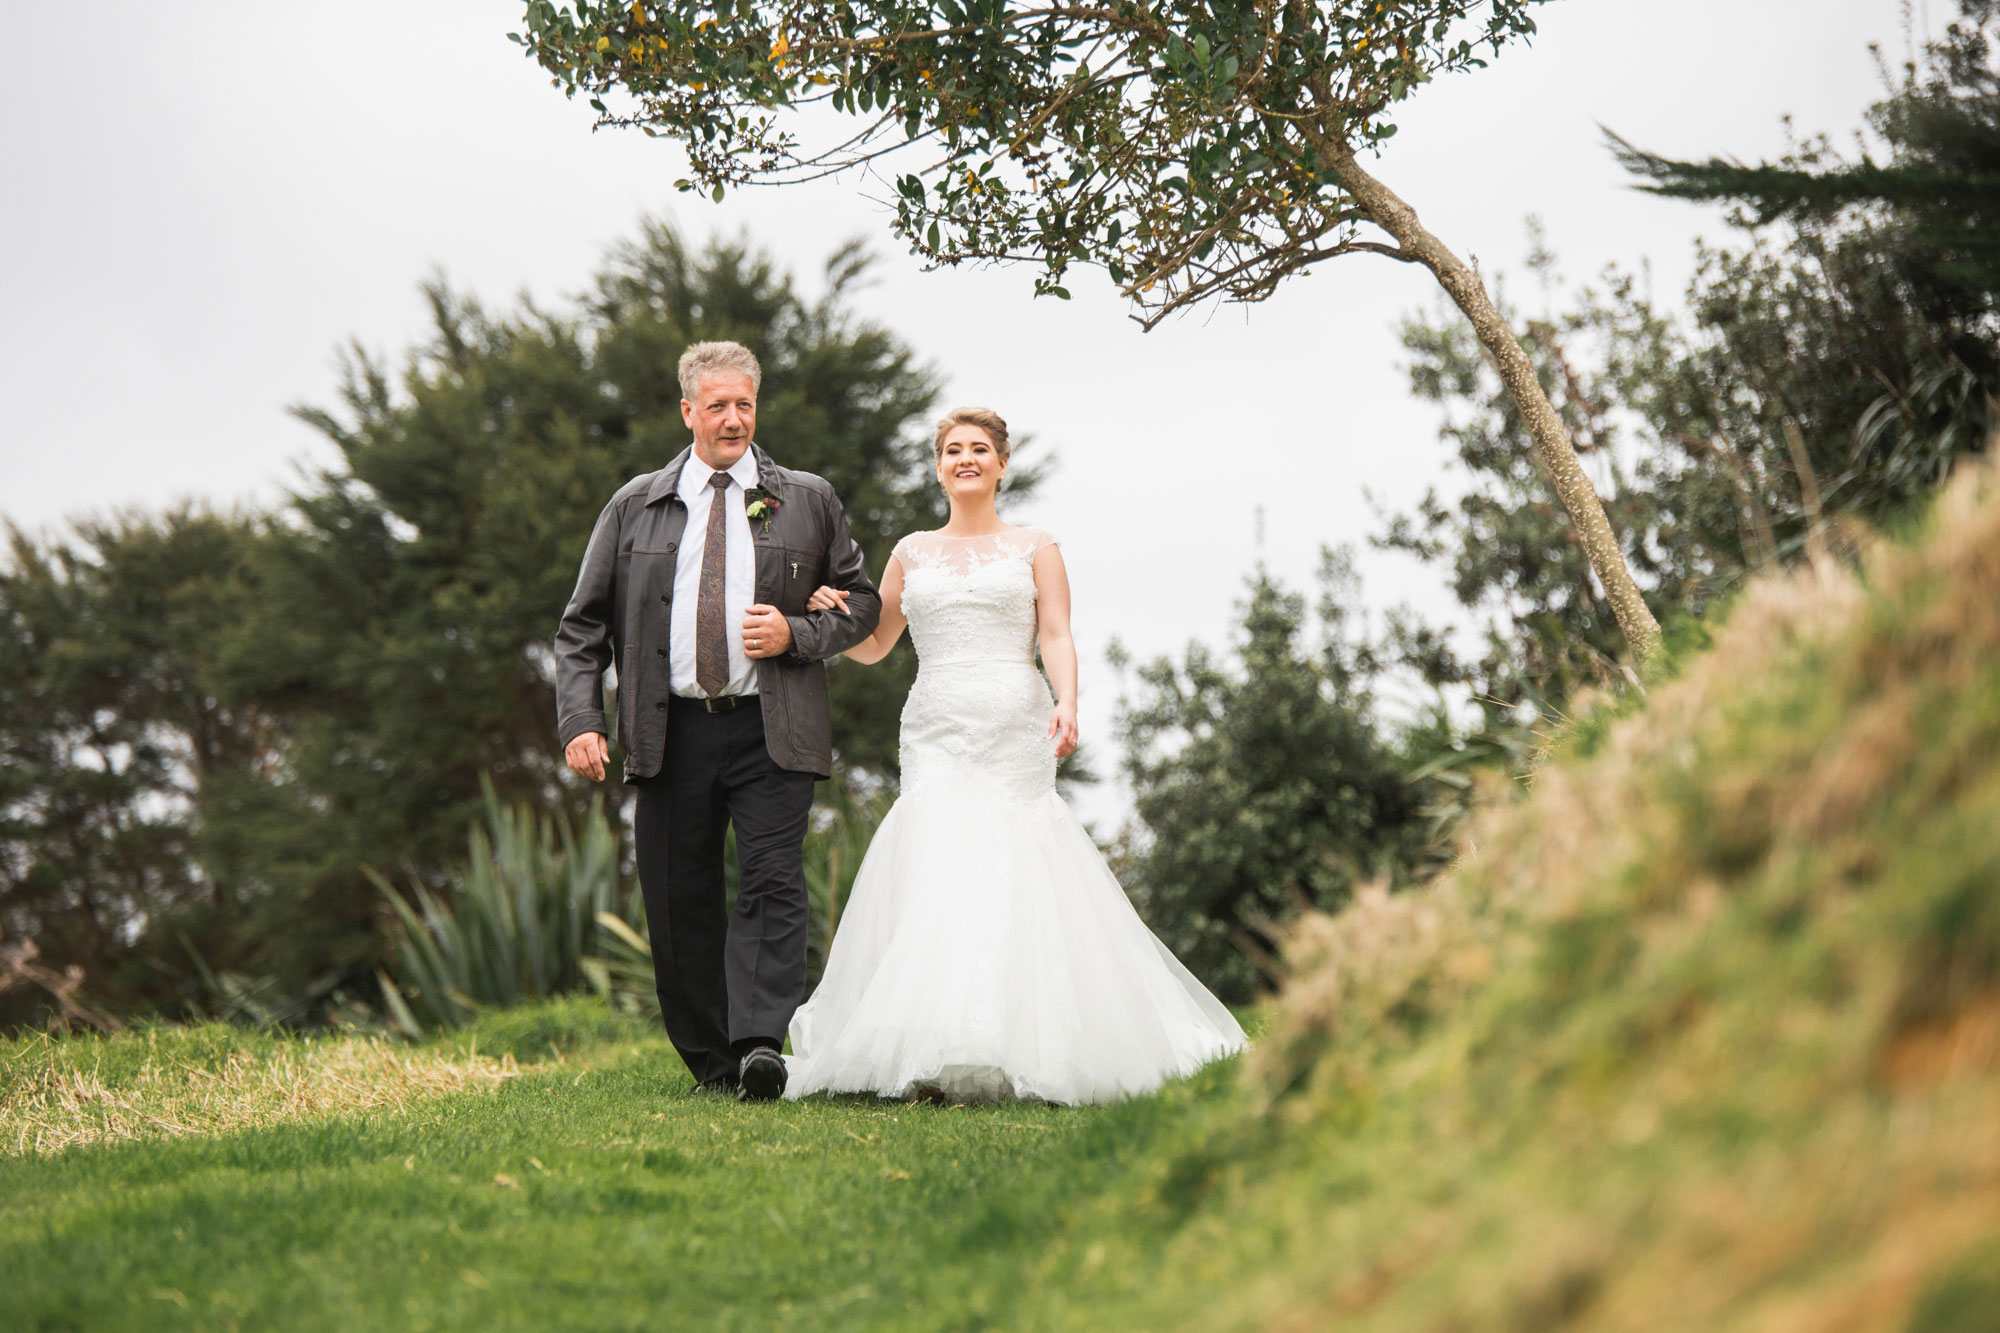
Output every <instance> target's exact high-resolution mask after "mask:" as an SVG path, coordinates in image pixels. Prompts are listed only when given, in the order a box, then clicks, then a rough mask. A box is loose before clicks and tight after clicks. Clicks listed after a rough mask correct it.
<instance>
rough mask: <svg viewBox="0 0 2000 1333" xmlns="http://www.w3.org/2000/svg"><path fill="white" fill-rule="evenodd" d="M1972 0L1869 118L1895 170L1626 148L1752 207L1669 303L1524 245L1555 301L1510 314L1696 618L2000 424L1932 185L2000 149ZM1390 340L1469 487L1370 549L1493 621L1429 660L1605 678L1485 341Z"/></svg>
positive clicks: (1871, 519) (1439, 333)
mask: <svg viewBox="0 0 2000 1333" xmlns="http://www.w3.org/2000/svg"><path fill="white" fill-rule="evenodd" d="M1967 12H1968V14H1975V15H1976V16H1977V17H1978V19H1979V21H1980V24H1981V25H1982V27H1981V28H1980V29H1978V30H1972V29H1968V28H1966V27H1964V26H1962V25H1959V26H1954V27H1953V28H1952V29H1951V30H1950V32H1949V33H1948V34H1947V37H1946V39H1945V40H1944V41H1943V42H1942V43H1940V44H1938V45H1937V46H1934V47H1933V48H1932V49H1931V52H1930V55H1929V63H1928V65H1927V66H1926V71H1927V72H1926V73H1924V74H1923V75H1922V76H1921V77H1920V76H1919V75H1918V74H1917V73H1915V72H1914V71H1913V72H1910V73H1908V74H1906V75H1905V76H1904V78H1903V79H1902V80H1901V81H1900V82H1898V83H1894V84H1892V85H1891V87H1890V89H1889V95H1888V96H1887V97H1886V98H1885V100H1884V101H1882V102H1880V103H1878V104H1877V105H1876V106H1875V107H1874V108H1873V109H1872V110H1871V111H1870V112H1869V114H1868V120H1869V122H1870V123H1871V124H1872V125H1875V126H1877V127H1878V128H1880V129H1881V130H1882V132H1883V134H1884V136H1885V137H1886V138H1888V139H1889V140H1890V142H1891V143H1892V144H1894V145H1896V147H1895V156H1894V159H1893V163H1892V165H1891V166H1889V167H1883V168H1875V167H1872V166H1867V167H1866V168H1865V169H1864V168H1861V167H1853V168H1850V167H1841V166H1838V165H1834V164H1833V159H1832V158H1831V157H1830V156H1829V155H1827V153H1826V150H1825V148H1824V145H1821V146H1820V147H1819V148H1816V149H1811V150H1808V151H1805V152H1802V153H1801V154H1800V155H1798V156H1795V157H1794V158H1792V159H1789V160H1788V164H1785V165H1781V166H1775V167H1773V166H1762V167H1737V166H1730V165H1728V164H1724V163H1717V162H1711V163H1707V164H1702V165H1701V166H1699V167H1695V166H1690V165H1689V164H1676V163H1668V162H1664V161H1663V160H1661V159H1656V158H1648V157H1645V156H1644V155H1641V154H1638V153H1637V152H1636V150H1631V149H1630V148H1629V146H1623V147H1620V149H1619V152H1620V154H1621V156H1622V157H1623V158H1624V160H1625V161H1626V163H1627V165H1628V166H1630V167H1632V168H1633V169H1634V170H1635V171H1637V172H1638V173H1640V175H1641V178H1642V179H1646V180H1652V181H1655V182H1659V181H1665V182H1667V183H1668V184H1667V185H1666V186H1662V187H1661V188H1662V189H1663V192H1668V193H1676V194H1681V193H1697V194H1698V193H1700V192H1702V191H1710V192H1711V193H1710V194H1702V196H1701V197H1719V196H1718V195H1717V194H1716V193H1714V192H1720V191H1722V189H1723V187H1725V186H1727V187H1728V188H1729V189H1733V190H1739V191H1741V193H1740V194H1739V195H1737V196H1735V197H1739V198H1742V199H1745V200H1747V201H1749V202H1748V203H1746V205H1745V207H1743V208H1741V209H1739V210H1737V211H1736V212H1735V213H1734V214H1733V215H1732V224H1733V225H1734V226H1735V227H1736V228H1737V229H1738V230H1739V232H1741V233H1742V234H1743V236H1744V240H1743V243H1741V244H1740V245H1737V246H1734V247H1710V246H1707V245H1703V246H1701V247H1700V250H1699V262H1698V265H1697V269H1696V274H1695V277H1694V279H1693V281H1692V282H1691V283H1690V285H1689V288H1688V290H1687V293H1686V301H1685V304H1686V309H1687V314H1686V316H1685V317H1684V318H1683V317H1669V316H1667V315H1665V314H1662V313H1661V312H1660V311H1658V310H1657V309H1656V308H1655V306H1654V305H1653V303H1652V301H1651V300H1650V298H1649V297H1648V296H1647V294H1646V293H1645V291H1644V290H1643V286H1642V284H1640V283H1639V282H1637V281H1636V280H1634V279H1633V278H1632V277H1631V276H1629V275H1622V274H1620V273H1618V272H1617V271H1615V270H1614V271H1612V272H1611V273H1610V274H1609V275H1607V280H1606V282H1605V283H1603V284H1602V285H1601V286H1599V287H1597V288H1594V289H1593V288H1586V289H1584V290H1582V291H1581V292H1577V293H1573V294H1572V293H1568V292H1563V291H1560V290H1559V284H1557V283H1555V282H1554V281H1553V273H1554V264H1553V257H1552V256H1549V255H1547V254H1546V252H1545V251H1544V250H1543V248H1542V247H1541V245H1540V244H1539V242H1538V243H1537V245H1536V246H1535V249H1536V252H1537V258H1536V259H1535V261H1534V267H1535V271H1536V275H1537V276H1538V277H1539V278H1540V279H1541V281H1542V286H1543V292H1544V299H1545V301H1548V302H1549V303H1551V305H1550V308H1549V309H1547V310H1546V311H1545V313H1543V314H1542V315H1541V316H1539V317H1537V318H1534V319H1530V320H1526V321H1522V326H1523V327H1525V328H1526V329H1527V335H1526V337H1525V339H1524V341H1525V343H1526V345H1527V347H1528V350H1529V353H1530V356H1531V357H1532V358H1533V359H1534V360H1535V362H1536V364H1537V369H1538V373H1539V374H1540V375H1541V377H1542V380H1543V383H1544V385H1545V387H1546V389H1547V391H1548V394H1549V396H1550V398H1551V400H1552V401H1554V402H1555V403H1557V405H1558V410H1559V411H1561V412H1562V413H1563V414H1564V415H1565V416H1566V418H1567V419H1568V422H1569V426H1570V430H1571V432H1572V434H1573V436H1574V438H1575V439H1577V441H1578V442H1579V449H1580V451H1581V452H1583V453H1584V454H1585V456H1586V457H1587V458H1589V459H1591V460H1594V462H1595V465H1596V466H1598V467H1600V468H1601V469H1602V476H1603V477H1604V480H1605V481H1606V483H1607V484H1606V487H1605V489H1606V492H1607V504H1608V505H1609V507H1610V509H1611V512H1612V513H1613V515H1614V517H1615V518H1616V520H1617V524H1618V527H1619V530H1620V531H1621V532H1622V533H1623V534H1624V537H1625V540H1626V543H1627V552H1628V555H1629V558H1630V560H1631V562H1632V564H1633V567H1634V568H1635V570H1636V571H1637V573H1638V576H1639V577H1640V578H1641V580H1642V581H1643V582H1644V583H1645V584H1646V587H1647V591H1648V596H1649V597H1650V598H1651V599H1652V601H1653V602H1654V604H1655V605H1656V606H1659V607H1662V608H1665V609H1671V610H1676V611H1679V612H1682V613H1688V614H1698V613H1699V612H1700V611H1701V610H1702V609H1703V608H1704V607H1705V606H1706V605H1707V604H1708V603H1709V602H1710V601H1711V600H1712V599H1713V598H1714V597H1716V596H1718V595H1720V594H1722V593H1725V592H1726V591H1727V590H1728V589H1729V588H1730V587H1732V586H1733V585H1734V584H1735V583H1736V582H1737V580H1738V579H1739V578H1740V577H1741V576H1742V575H1743V573H1745V572H1746V571H1748V570H1751V569H1755V568H1758V567H1759V566H1762V565H1764V564H1767V563H1770V562H1773V561H1787V560H1791V559H1794V558H1797V557H1799V556H1801V555H1803V554H1805V553H1807V551H1808V550H1809V549H1810V546H1811V544H1812V542H1813V541H1814V534H1815V533H1816V532H1818V531H1819V530H1820V529H1821V528H1822V526H1823V525H1824V524H1825V523H1826V522H1828V521H1829V520H1831V519H1834V518H1836V517H1838V516H1852V517H1855V518H1859V519H1861V520H1864V521H1866V522H1868V523H1871V524H1885V523H1894V522H1895V521H1897V520H1898V519H1899V518H1900V517H1901V516H1903V515H1904V514H1906V513H1908V512H1910V511H1911V510H1912V509H1913V508H1914V507H1915V506H1917V505H1918V504H1919V503H1920V502H1921V501H1922V499H1923V498H1924V497H1925V496H1926V495H1928V494H1929V493H1930V491H1931V490H1932V489H1934V488H1935V487H1936V486H1937V485H1938V484H1939V483H1940V482H1941V481H1942V480H1943V479H1944V477H1945V475H1946V474H1947V473H1948V472H1949V470H1950V468H1951V467H1952V465H1953V464H1954V463H1955V462H1957V461H1958V460H1959V459H1962V458H1964V457H1966V456H1968V455H1970V454H1974V453H1978V452H1980V451H1982V450H1983V449H1985V448H1986V447H1987V444H1988V441H1989V440H1990V439H1991V437H1992V433H1993V430H1994V428H1995V426H1996V424H2000V414H1996V411H1995V407H1994V401H1995V396H1996V394H1997V393H2000V364H1996V359H2000V346H1996V343H1995V336H1994V335H1995V331H1996V328H1995V314H1994V305H1993V302H1994V291H1993V290H1992V289H1991V288H1990V287H1989V288H1983V289H1982V288H1981V287H1980V285H1979V282H1977V281H1972V282H1961V281H1960V280H1959V278H1960V277H1961V276H1962V275H1965V274H1969V273H1973V272H1975V271H1976V270H1977V265H1978V263H1979V262H1980V261H1979V258H1978V257H1979V255H1980V254H1981V253H1982V246H1983V244H1984V243H1983V242H1977V239H1976V237H1974V236H1972V233H1971V232H1968V231H1965V230H1963V229H1959V230H1954V227H1955V226H1956V223H1957V221H1962V220H1963V217H1962V216H1961V215H1960V214H1959V213H1957V212H1956V211H1954V210H1955V208H1956V204H1955V203H1954V202H1953V201H1955V200H1956V199H1957V198H1958V197H1959V192H1958V186H1957V184H1956V183H1954V184H1952V185H1950V186H1941V185H1940V184H1939V182H1940V181H1942V180H1944V179H1945V178H1947V177H1949V176H1950V175H1951V173H1952V172H1953V171H1954V170H1956V169H1957V168H1958V167H1959V166H1962V165H1967V164H1977V163H1978V162H1980V161H1982V160H1994V159H1992V157H1991V155H1992V154H1993V152H1994V149H1995V148H1996V146H2000V140H1996V138H1995V134H1994V131H1993V129H1992V127H1993V126H1994V125H1996V124H2000V95H1996V89H2000V78H1996V75H1995V73H1994V71H1993V70H1992V68H1991V65H1990V61H1991V54H1992V47H1991V45H1990V42H1989V41H1988V39H1987V36H1986V29H1988V28H1990V27H1991V26H1992V25H1993V23H1994V12H1995V9H1994V6H1992V5H1988V4H1971V5H1968V7H1967ZM1913 126H1922V127H1923V128H1922V131H1921V133H1919V132H1918V131H1917V130H1915V129H1912V128H1910V127H1913ZM1982 154H1985V155H1987V156H1986V157H1982ZM1885 180H1890V181H1893V182H1894V183H1895V189H1894V190H1890V189H1889V188H1887V187H1886V186H1883V184H1882V183H1883V182H1884V181H1885ZM1927 182H1928V186H1927V185H1926V183H1927ZM1878 187H1880V188H1878ZM1927 189H1928V191H1929V192H1928V193H1927V192H1926V190H1927ZM1865 190H1875V191H1876V193H1875V194H1867V193H1865ZM1760 191H1761V192H1762V193H1757V192H1760ZM1759 201H1761V202H1759ZM1753 205H1754V206H1753ZM1972 216H1973V217H1974V218H1975V219H1976V217H1977V216H1978V215H1977V214H1976V213H1975V214H1973V215H1972ZM1968 237H1972V238H1971V239H1968ZM1982 281H1983V280H1982ZM1556 302H1567V306H1566V308H1560V309H1558V308H1555V303H1556ZM1404 345H1405V347H1406V348H1407V349H1408V351H1409V352H1410V355H1411V384H1412V387H1413V388H1414V389H1415V391H1416V392H1417V394H1418V395H1419V396H1420V397H1422V398H1425V399H1428V400H1430V401H1433V402H1436V403H1438V404H1439V405H1440V406H1441V407H1442V408H1443V409H1444V411H1445V414H1446V423H1445V427H1444V431H1443V434H1444V436H1445V438H1446V440H1447V441H1448V442H1449V443H1451V444H1452V445H1453V446H1454V447H1455V448H1456V450H1457V455H1458V462H1459V464H1460V466H1461V467H1462V469H1463V472H1464V475H1465V477H1466V478H1467V480H1468V481H1469V482H1470V485H1469V487H1468V489H1467V490H1466V491H1465V493H1464V494H1463V495H1462V496H1461V497H1460V498H1459V499H1458V500H1457V501H1456V502H1454V503H1452V504H1450V505H1446V504H1445V503H1443V502H1442V501H1440V500H1439V499H1438V498H1437V496H1436V495H1435V494H1433V495H1431V496H1429V497H1427V498H1426V500H1425V501H1424V502H1423V503H1422V505H1420V507H1419V509H1418V511H1417V513H1416V514H1414V515H1405V516H1400V517H1398V518H1396V519H1394V520H1393V521H1392V522H1391V523H1390V525H1389V527H1388V530H1387V532H1386V533H1385V534H1384V536H1383V538H1382V539H1381V541H1382V544H1384V545H1388V546H1392V547H1398V548H1402V549H1405V550H1409V551H1411V552H1413V553H1415V554H1417V555H1418V556H1419V557H1421V558H1424V559H1427V560H1432V561H1437V562H1442V563H1448V564H1449V566H1450V568H1451V570H1452V577H1453V586H1454V588H1455V590H1456V592H1457V594H1458V597H1459V599H1460V601H1461V602H1462V603H1463V604H1464V605H1465V606H1466V607H1468V608H1469V609H1471V610H1473V611H1474V612H1475V614H1477V615H1479V616H1480V617H1481V619H1482V620H1483V621H1485V623H1486V625H1487V626H1488V628H1489V630H1490V634H1489V638H1488V645H1487V652H1486V655H1485V657H1484V660H1483V661H1481V662H1479V663H1477V664H1464V663H1458V662H1456V661H1454V660H1453V659H1452V658H1451V657H1450V655H1449V654H1439V653H1432V654H1431V655H1430V656H1429V658H1428V661H1429V663H1430V665H1431V666H1432V668H1433V671H1432V675H1433V676H1434V678H1440V679H1443V678H1457V679H1468V678H1476V679H1478V680H1479V681H1480V682H1481V685H1482V689H1483V691H1484V692H1485V693H1487V694H1489V695H1491V696H1493V697H1495V698H1498V699H1502V700H1517V699H1529V700H1539V701H1560V700H1562V699H1564V698H1566V697H1567V696H1568V695H1569V694H1570V693H1572V692H1573V691H1574V689H1575V688H1576V687H1577V686H1578V685H1579V684H1582V683H1584V682H1587V681H1603V680H1605V679H1607V678H1609V677H1611V676H1613V675H1614V674H1615V673H1614V672H1612V671H1611V670H1610V669H1609V664H1608V655H1609V654H1610V653H1612V652H1614V651H1615V648H1616V637H1615V635H1613V634H1612V633H1611V630H1610V626H1609V625H1608V624H1607V623H1606V620H1607V617H1606V615H1605V613H1604V608H1602V607H1601V605H1598V604H1596V603H1594V602H1593V601H1592V600H1591V599H1589V598H1587V597H1579V596H1577V595H1576V589H1577V587H1578V585H1577V581H1576V575H1577V574H1578V573H1579V572H1580V571H1581V569H1582V566H1583V561H1582V560H1581V558H1580V556H1579V554H1578V553H1577V552H1576V551H1575V549H1574V547H1573V545H1572V544H1571V543H1570V542H1569V541H1568V540H1567V534H1566V533H1565V532H1564V531H1563V529H1562V527H1561V525H1560V523H1559V522H1556V521H1555V520H1554V514H1555V507H1554V497H1553V496H1552V495H1551V494H1550V493H1549V491H1548V488H1547V486H1546V484H1545V483H1544V482H1543V481H1542V480H1541V479H1540V478H1538V477H1536V476H1534V475H1533V474H1532V473H1530V472H1528V471H1527V470H1526V469H1523V468H1521V467H1519V466H1518V464H1517V463H1516V461H1515V459H1516V456H1517V454H1518V450H1519V441H1520V439H1521V437H1522V436H1523V435H1524V434H1525V429H1524V427H1523V425H1522V423H1521V422H1520V420H1519V418H1518V416H1517V414H1516V413H1515V412H1514V411H1513V407H1512V399H1511V396H1510V395H1508V394H1507V393H1506V391H1505V388H1504V386H1503V385H1502V384H1500V383H1499V382H1498V380H1497V377H1496V376H1495V375H1494V373H1493V371H1492V369H1491V367H1490V365H1488V364H1487V363H1486V361H1485V359H1484V357H1483V355H1482V349H1481V348H1480V347H1479V346H1478V345H1477V344H1476V343H1474V342H1473V341H1472V340H1471V339H1470V338H1468V337H1466V336H1465V334H1464V332H1463V330H1462V328H1461V327H1460V326H1459V325H1458V324H1457V323H1456V322H1455V321H1453V320H1452V319H1451V318H1450V317H1449V316H1448V315H1444V314H1442V313H1441V314H1440V315H1439V316H1437V317H1433V318H1430V319H1425V320H1414V321H1411V322H1409V323H1408V324H1407V325H1406V326H1405V329H1404ZM1433 639H1435V636H1433Z"/></svg>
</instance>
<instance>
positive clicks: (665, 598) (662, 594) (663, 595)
mask: <svg viewBox="0 0 2000 1333" xmlns="http://www.w3.org/2000/svg"><path fill="white" fill-rule="evenodd" d="M660 600H661V601H662V602H665V601H667V600H669V599H668V597H667V594H665V593H661V594H660Z"/></svg>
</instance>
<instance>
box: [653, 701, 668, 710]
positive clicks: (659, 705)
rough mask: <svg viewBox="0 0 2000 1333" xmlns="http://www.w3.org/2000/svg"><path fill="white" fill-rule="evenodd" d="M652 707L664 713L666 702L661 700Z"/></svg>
mask: <svg viewBox="0 0 2000 1333" xmlns="http://www.w3.org/2000/svg"><path fill="white" fill-rule="evenodd" d="M653 707H655V708H657V709H659V710H660V711H661V712H662V713H664V712H666V711H667V701H666V700H665V699H662V700H660V701H659V702H658V703H656V704H654V705H653Z"/></svg>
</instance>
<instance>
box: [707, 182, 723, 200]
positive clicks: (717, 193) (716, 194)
mask: <svg viewBox="0 0 2000 1333" xmlns="http://www.w3.org/2000/svg"><path fill="white" fill-rule="evenodd" d="M709 198H711V199H713V200H715V202H716V203H718V204H719V203H721V202H722V182H721V181H717V182H716V183H715V188H714V189H713V190H711V191H709Z"/></svg>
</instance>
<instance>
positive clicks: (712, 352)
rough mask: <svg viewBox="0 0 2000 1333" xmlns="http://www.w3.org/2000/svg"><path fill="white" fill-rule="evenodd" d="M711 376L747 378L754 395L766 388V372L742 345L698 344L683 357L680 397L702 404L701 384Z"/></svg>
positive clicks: (753, 353)
mask: <svg viewBox="0 0 2000 1333" xmlns="http://www.w3.org/2000/svg"><path fill="white" fill-rule="evenodd" d="M710 375H748V376H749V377H750V388H751V391H752V392H755V391H756V390H758V389H761V388H763V387H764V368H763V367H762V366H760V365H758V364H757V354H756V353H755V352H752V351H751V350H750V349H749V348H747V347H745V346H744V345H743V344H742V343H696V344H695V345H694V346H692V347H690V348H688V349H687V350H686V351H685V352H682V353H681V365H680V376H681V397H683V398H685V399H687V400H688V401H689V402H690V403H694V402H699V401H701V400H700V394H701V382H702V381H703V380H705V379H707V378H708V377H709V376H710Z"/></svg>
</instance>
